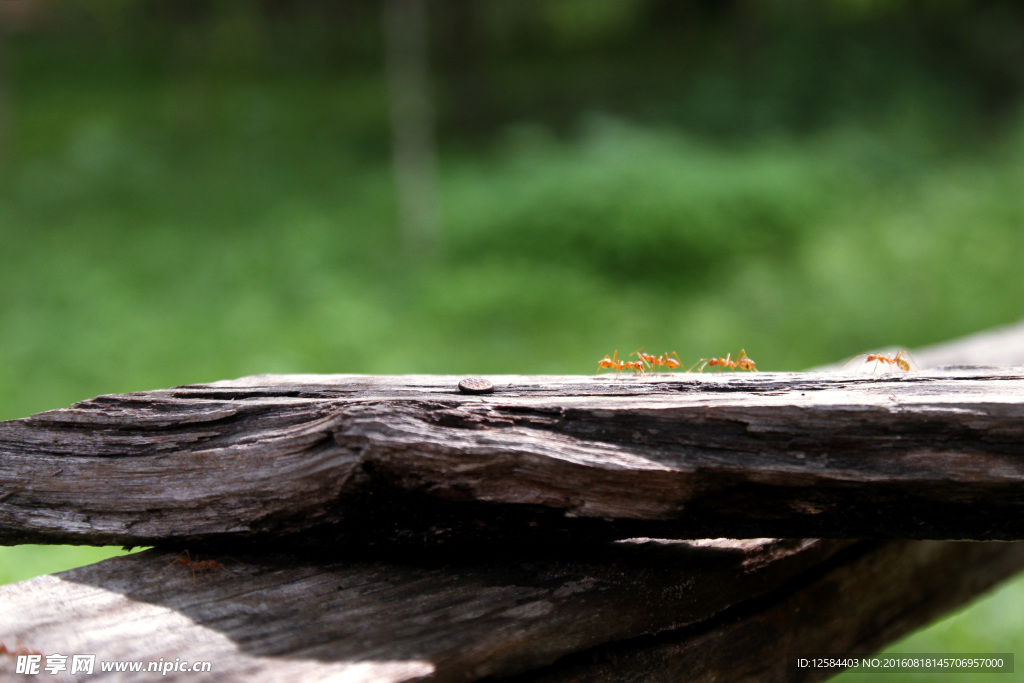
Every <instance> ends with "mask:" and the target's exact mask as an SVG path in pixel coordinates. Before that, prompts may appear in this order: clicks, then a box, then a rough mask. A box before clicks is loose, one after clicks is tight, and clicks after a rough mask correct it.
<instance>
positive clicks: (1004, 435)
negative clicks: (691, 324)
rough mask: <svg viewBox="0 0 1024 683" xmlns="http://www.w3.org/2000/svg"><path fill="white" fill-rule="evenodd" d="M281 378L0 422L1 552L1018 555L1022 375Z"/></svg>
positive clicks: (980, 371)
mask: <svg viewBox="0 0 1024 683" xmlns="http://www.w3.org/2000/svg"><path fill="white" fill-rule="evenodd" d="M459 379H460V378H459V377H445V376H390V377H375V376H353V375H284V376H258V377H249V378H243V379H240V380H234V381H226V382H217V383H214V384H209V385H196V386H188V387H179V388H176V389H168V390H162V391H150V392H143V393H137V394H127V395H120V396H101V397H98V398H95V399H91V400H89V401H84V402H82V403H79V404H76V405H75V406H73V407H71V408H67V409H63V410H54V411H50V412H46V413H40V414H38V415H34V416H32V417H29V418H25V419H21V420H12V421H8V422H4V423H0V543H5V544H14V543H29V542H31V543H84V544H126V545H153V544H166V543H185V542H187V543H191V544H221V545H223V544H224V543H232V542H234V543H240V544H251V543H284V542H289V543H297V544H299V545H305V546H315V547H317V548H323V547H340V546H353V547H354V546H358V545H365V544H368V543H369V544H384V545H389V544H410V543H411V544H416V545H430V544H436V543H439V542H443V541H453V542H454V541H457V542H460V543H470V544H477V543H486V542H495V543H498V544H500V545H503V546H505V545H509V544H514V543H515V542H516V541H517V540H518V541H521V542H523V543H525V544H530V545H533V544H538V543H539V544H542V545H543V544H544V543H551V542H555V543H561V542H563V540H564V539H567V538H573V539H576V540H580V541H591V540H600V539H610V538H627V537H633V536H649V537H658V538H714V537H731V538H759V537H765V536H772V537H778V538H802V537H818V538H823V537H833V538H844V537H845V538H883V537H888V538H922V539H923V538H931V539H1021V538H1024V485H1022V483H1024V370H1022V369H1020V368H1010V369H996V368H959V369H954V370H945V371H943V370H932V371H927V372H924V371H921V372H902V371H899V372H876V373H872V372H870V371H866V372H865V371H862V372H853V371H849V372H844V373H767V372H763V373H757V374H753V373H751V374H741V373H735V374H729V373H724V374H717V373H704V374H698V373H690V374H685V373H684V374H672V375H668V374H664V375H657V376H649V377H643V378H641V377H634V376H623V377H616V376H610V375H608V376H599V377H550V376H545V377H525V376H501V377H495V378H492V380H493V381H494V383H495V385H496V391H495V392H494V393H493V394H488V395H464V394H460V393H459V392H458V390H457V389H456V385H457V382H458V380H459Z"/></svg>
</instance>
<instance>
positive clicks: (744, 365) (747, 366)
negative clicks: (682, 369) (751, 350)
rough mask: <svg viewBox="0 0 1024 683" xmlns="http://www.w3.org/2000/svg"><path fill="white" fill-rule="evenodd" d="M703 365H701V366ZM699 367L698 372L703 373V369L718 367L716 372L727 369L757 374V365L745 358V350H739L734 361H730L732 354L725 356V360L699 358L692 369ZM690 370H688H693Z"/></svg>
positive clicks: (747, 357)
mask: <svg viewBox="0 0 1024 683" xmlns="http://www.w3.org/2000/svg"><path fill="white" fill-rule="evenodd" d="M701 363H703V365H701ZM698 365H700V370H699V372H704V368H706V367H708V366H711V367H714V366H716V365H717V366H718V371H719V372H721V371H722V368H729V369H730V370H736V369H737V368H739V369H740V370H749V371H750V372H757V367H756V366H757V363H755V362H754V361H753V360H751V359H750V357H749V356H747V352H746V350H745V349H740V352H739V355H737V356H736V360H733V359H732V354H731V353H727V354H725V358H701V359H700V360H699V361H697V362H696V363H694V365H693V368H695V367H697V366H698ZM693 368H690V370H693Z"/></svg>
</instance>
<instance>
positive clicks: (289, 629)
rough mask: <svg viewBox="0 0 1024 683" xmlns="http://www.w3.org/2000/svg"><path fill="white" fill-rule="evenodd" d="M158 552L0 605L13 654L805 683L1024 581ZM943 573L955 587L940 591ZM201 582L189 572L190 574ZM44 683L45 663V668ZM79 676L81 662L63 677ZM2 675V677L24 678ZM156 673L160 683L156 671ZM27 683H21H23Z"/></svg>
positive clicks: (643, 543)
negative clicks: (815, 659) (811, 664)
mask: <svg viewBox="0 0 1024 683" xmlns="http://www.w3.org/2000/svg"><path fill="white" fill-rule="evenodd" d="M180 557H183V556H180V555H176V554H175V552H174V551H155V550H154V551H147V552H145V553H141V554H138V555H131V556H127V557H120V558H115V559H112V560H107V561H105V562H101V563H98V564H95V565H92V566H89V567H83V568H81V569H75V570H71V571H68V572H63V573H61V574H57V575H55V576H45V577H39V578H37V579H32V580H30V581H26V582H23V583H20V584H15V585H12V586H3V587H0V642H4V643H6V644H8V646H10V647H11V648H12V649H14V648H22V649H25V650H33V651H36V652H39V653H41V654H42V655H44V656H46V655H50V654H53V653H62V654H66V655H70V654H93V655H95V656H96V661H95V663H94V671H95V674H94V675H91V676H88V677H87V678H86V679H87V680H94V679H97V680H104V681H109V680H151V679H152V678H154V677H155V674H150V675H149V676H148V677H147V676H146V674H145V673H141V674H140V673H136V674H131V673H123V672H122V673H117V672H103V671H101V667H102V666H103V665H104V664H110V663H112V662H140V664H141V666H142V667H143V668H142V671H143V672H145V671H146V669H145V667H147V666H149V664H150V663H151V662H152V663H155V664H156V665H158V666H164V665H167V666H170V665H172V664H174V663H182V662H183V663H187V664H189V665H192V664H193V663H196V662H209V663H210V670H209V673H208V675H205V676H204V675H200V674H196V673H194V672H191V671H188V670H183V669H181V668H180V667H179V668H176V669H169V670H168V672H167V673H166V675H164V676H162V677H161V679H162V680H163V679H166V680H183V681H184V680H189V681H191V680H201V681H204V680H215V681H251V680H260V681H287V682H289V683H290V682H291V681H295V680H302V681H317V680H345V681H394V682H399V681H426V680H430V681H475V680H479V679H481V678H485V677H504V676H509V675H515V674H522V675H523V676H524V678H523V679H522V680H524V681H526V680H530V681H533V680H537V681H546V682H547V683H555V682H560V681H583V680H586V681H622V680H642V681H666V682H669V681H672V682H674V681H680V680H686V681H723V680H728V681H741V680H750V681H797V680H821V679H824V678H826V677H828V676H829V675H831V674H833V673H835V672H834V671H829V670H822V669H804V670H796V668H795V667H796V661H797V658H798V657H799V656H808V655H812V654H832V655H836V656H839V655H843V654H856V653H861V654H867V653H870V652H873V651H874V650H875V648H877V647H879V646H881V645H882V644H884V643H885V642H888V641H889V640H891V639H892V638H895V637H897V636H899V635H902V634H903V633H905V632H906V631H908V630H910V629H912V628H914V627H916V626H919V625H920V624H922V623H926V622H927V621H928V620H930V619H931V618H933V617H934V616H936V615H938V614H941V613H942V612H945V611H947V610H949V609H951V608H954V607H956V606H958V605H960V604H962V603H963V602H964V601H965V600H967V599H969V598H970V597H973V596H974V595H976V594H977V593H978V592H980V591H982V590H984V589H985V588H987V587H988V586H990V585H992V584H993V583H995V582H997V581H999V580H1000V579H1002V578H1005V577H1006V576H1009V575H1010V574H1012V573H1013V572H1015V571H1017V570H1019V569H1020V568H1021V567H1022V566H1024V543H954V542H935V541H860V542H854V541H842V540H826V541H814V540H808V541H797V540H786V541H771V540H765V539H762V540H739V541H727V540H719V541H656V540H651V539H637V540H633V541H626V542H616V543H609V544H601V545H595V546H591V547H590V548H589V549H587V550H585V551H577V557H574V558H569V557H561V558H552V557H547V558H536V559H532V560H521V561H515V562H510V561H507V560H501V561H495V560H491V559H486V558H480V559H478V560H477V561H476V562H470V563H451V562H431V561H423V560H422V559H421V560H419V561H415V559H414V558H409V559H407V560H406V561H403V562H382V561H356V560H347V561H344V562H325V561H322V560H317V559H313V558H309V557H306V556H298V555H280V554H274V553H269V554H263V555H242V556H240V557H237V558H236V557H230V558H229V557H225V556H224V555H213V556H203V557H192V558H191V559H192V560H193V561H196V560H198V561H199V562H200V563H203V562H210V561H211V560H212V561H213V562H215V563H216V564H215V565H213V567H214V568H209V567H207V566H206V565H203V564H200V565H199V566H198V567H197V568H195V569H193V568H190V567H189V566H188V565H187V564H178V563H177V562H176V561H175V559H176V558H180ZM937 568H941V571H936V569H937ZM193 572H195V573H194V574H193ZM42 663H43V664H45V663H46V660H42ZM68 664H69V666H70V658H69V660H68ZM14 665H15V660H14V658H13V657H10V658H9V657H4V656H0V677H3V674H5V673H7V674H13V673H14V671H13V669H14ZM158 670H159V669H158ZM12 678H13V676H12Z"/></svg>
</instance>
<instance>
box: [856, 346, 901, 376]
mask: <svg viewBox="0 0 1024 683" xmlns="http://www.w3.org/2000/svg"><path fill="white" fill-rule="evenodd" d="M862 356H863V357H864V363H865V364H867V363H870V362H872V361H874V363H875V367H874V369H873V370H872V372H874V370H877V369H878V364H879V363H888V364H889V365H895V366H896V367H898V368H899V369H900V370H903V371H909V370H910V364H911V363H913V362H914V359H913V358H911V357H910V354H909V353H907V352H906V351H905V350H903V351H897V352H896V355H895V356H887V355H885V354H884V353H862V354H860V355H859V356H854V357H853V358H851V359H850V360H848V361H846V365H849V364H850V363H852V362H853V361H855V360H857V359H858V358H861V357H862ZM846 365H844V366H843V367H844V368H845V367H846Z"/></svg>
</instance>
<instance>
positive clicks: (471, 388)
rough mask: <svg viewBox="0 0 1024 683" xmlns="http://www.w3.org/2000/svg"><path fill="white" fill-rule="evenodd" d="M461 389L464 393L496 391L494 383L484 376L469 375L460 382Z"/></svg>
mask: <svg viewBox="0 0 1024 683" xmlns="http://www.w3.org/2000/svg"><path fill="white" fill-rule="evenodd" d="M459 391H461V392H462V393H464V394H490V393H494V385H493V384H491V383H490V382H488V381H487V380H485V379H484V378H483V377H467V378H466V379H464V380H462V381H461V382H459Z"/></svg>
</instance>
